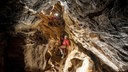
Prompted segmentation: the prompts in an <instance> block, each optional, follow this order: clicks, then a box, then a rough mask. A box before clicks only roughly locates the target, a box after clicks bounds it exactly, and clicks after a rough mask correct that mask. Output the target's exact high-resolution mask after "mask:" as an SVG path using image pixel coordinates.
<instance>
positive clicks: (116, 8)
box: [0, 0, 128, 72]
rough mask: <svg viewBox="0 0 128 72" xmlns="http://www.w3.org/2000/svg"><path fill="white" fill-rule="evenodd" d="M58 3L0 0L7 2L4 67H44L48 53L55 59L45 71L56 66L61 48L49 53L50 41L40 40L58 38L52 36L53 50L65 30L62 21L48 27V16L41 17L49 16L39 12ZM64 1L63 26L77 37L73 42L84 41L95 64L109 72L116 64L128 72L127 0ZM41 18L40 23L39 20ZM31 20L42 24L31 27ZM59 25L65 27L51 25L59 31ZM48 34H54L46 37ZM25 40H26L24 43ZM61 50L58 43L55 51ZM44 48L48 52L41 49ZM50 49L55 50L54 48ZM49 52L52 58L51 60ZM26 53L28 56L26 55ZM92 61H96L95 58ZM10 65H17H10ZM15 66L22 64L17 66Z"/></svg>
mask: <svg viewBox="0 0 128 72" xmlns="http://www.w3.org/2000/svg"><path fill="white" fill-rule="evenodd" d="M56 3H57V0H54V1H50V0H12V1H6V0H1V2H0V4H1V5H3V6H1V7H0V9H1V11H0V38H1V39H0V47H1V50H0V62H1V63H0V68H1V72H2V71H3V68H4V67H5V70H6V71H14V72H15V71H18V72H19V70H20V71H24V69H25V70H26V71H42V70H41V69H42V68H43V66H44V65H45V63H44V62H45V61H46V60H44V57H45V56H44V55H45V54H46V55H47V56H48V58H47V60H48V61H49V62H50V63H49V64H48V65H45V67H46V71H47V70H48V71H50V69H51V71H52V70H54V69H52V62H53V63H54V61H53V60H54V57H55V56H56V53H55V54H54V55H55V56H50V53H49V52H44V49H43V48H46V49H47V48H48V47H47V46H45V45H47V43H46V44H45V45H42V44H43V43H40V42H42V41H46V40H45V39H49V38H50V39H51V38H53V40H50V41H49V42H48V43H49V44H53V45H51V46H49V50H52V49H53V48H57V47H56V46H55V47H54V44H55V43H56V41H57V39H59V37H60V36H61V35H62V34H60V32H63V31H61V27H59V28H58V29H57V28H55V27H52V26H51V28H52V29H51V30H49V31H50V32H49V31H48V30H47V27H45V24H47V21H46V23H45V24H44V25H43V21H42V20H41V19H43V20H45V18H41V17H40V16H39V15H40V12H41V11H42V10H43V11H45V12H48V11H49V8H50V7H52V5H54V4H56ZM61 3H63V4H64V7H65V11H64V12H65V13H64V14H63V18H64V20H65V24H66V25H63V26H62V29H63V27H64V26H65V31H66V33H67V34H68V35H69V37H70V39H72V40H73V41H74V43H76V44H78V45H81V47H79V48H80V49H86V50H87V52H86V53H89V55H88V56H90V54H91V56H90V57H91V58H96V61H97V62H98V63H97V64H99V65H98V67H97V68H96V70H97V71H101V72H102V71H107V69H109V70H110V72H111V71H113V70H114V71H126V72H127V70H128V69H127V68H128V29H127V28H128V19H127V18H128V15H127V14H128V1H127V0H123V1H120V0H63V1H61ZM38 24H39V26H37V25H38ZM28 25H29V26H28ZM31 25H35V26H37V27H38V28H39V29H41V30H39V29H35V30H31V29H30V30H29V28H30V27H31ZM46 26H47V25H46ZM48 27H50V26H48ZM21 30H23V31H21ZM25 30H27V31H25ZM38 30H39V33H38ZM56 30H60V32H58V33H56V35H54V33H52V31H54V32H56ZM31 31H36V32H34V34H35V35H34V34H33V32H32V33H31ZM47 31H48V32H49V33H48V34H46V33H47ZM40 32H41V33H40ZM45 32H46V33H45ZM13 33H14V34H13ZM18 33H19V34H18ZM40 34H41V37H43V39H42V38H41V41H39V40H40V38H38V37H37V36H38V35H40ZM44 35H46V36H48V37H49V38H45V37H44ZM24 36H25V37H24ZM31 37H32V38H31ZM56 37H57V39H56ZM38 39H39V40H38ZM37 40H38V41H39V42H38V41H37ZM22 42H25V44H24V43H23V46H22ZM33 42H36V43H33ZM46 42H47V41H46ZM29 43H30V44H29ZM33 44H34V45H33ZM40 46H41V47H40ZM11 50H12V51H11ZM13 50H14V51H13ZM24 50H25V52H24ZM57 50H58V49H56V50H55V51H56V52H57V53H58V51H57ZM42 52H43V53H45V54H42ZM51 52H52V53H54V49H53V51H51ZM5 53H6V54H5ZM86 53H84V54H86ZM33 54H34V55H35V56H34V55H33ZM39 55H40V56H39ZM24 56H25V57H24ZM42 57H43V59H42ZM50 57H51V59H53V60H49V58H50ZM58 57H60V56H58ZM23 58H25V60H24V59H23ZM59 60H60V59H59ZM92 60H93V59H92ZM78 61H79V60H78ZM93 61H94V63H96V62H95V60H93ZM62 62H63V61H62ZM73 62H74V60H72V63H73ZM80 62H81V61H80ZM100 64H101V65H100ZM4 65H5V66H4ZM78 65H79V64H78ZM11 66H12V68H10V67H11ZM15 66H17V67H18V69H17V70H16V69H15ZM34 66H35V67H38V68H35V67H34ZM95 66H97V65H95ZM33 68H34V69H33ZM58 68H59V67H58ZM98 68H99V69H98ZM111 68H112V70H111ZM43 70H44V69H43ZM73 70H74V69H71V71H73ZM94 70H95V69H94ZM108 72H109V71H108Z"/></svg>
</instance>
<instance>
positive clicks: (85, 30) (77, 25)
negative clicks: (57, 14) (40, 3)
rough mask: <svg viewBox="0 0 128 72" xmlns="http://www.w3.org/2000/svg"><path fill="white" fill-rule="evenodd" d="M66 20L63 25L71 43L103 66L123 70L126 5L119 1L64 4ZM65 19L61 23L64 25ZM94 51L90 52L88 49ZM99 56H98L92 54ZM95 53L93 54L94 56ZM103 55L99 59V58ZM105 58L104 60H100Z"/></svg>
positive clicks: (80, 0) (69, 1)
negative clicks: (97, 59)
mask: <svg viewBox="0 0 128 72" xmlns="http://www.w3.org/2000/svg"><path fill="white" fill-rule="evenodd" d="M66 2H67V6H68V8H67V9H69V10H67V13H68V15H69V17H70V18H71V19H72V20H74V23H73V24H71V23H68V21H67V22H66V23H67V28H68V27H69V28H68V29H70V30H71V31H72V32H70V33H73V34H74V36H73V35H72V36H73V39H74V40H76V42H78V43H79V42H80V43H81V44H82V45H83V47H84V48H86V49H88V50H90V51H92V52H93V53H94V54H95V55H97V56H99V58H101V60H103V58H105V57H106V58H107V59H108V61H106V60H103V62H104V63H106V64H107V63H108V65H109V66H110V65H111V66H112V64H109V61H110V62H112V63H113V64H114V65H115V67H114V66H113V68H115V70H117V71H125V70H127V66H128V63H127V60H128V58H127V55H128V52H127V48H128V46H127V44H128V40H127V38H128V33H127V26H128V23H127V21H128V20H127V17H128V16H127V13H128V10H127V8H128V5H127V4H128V1H127V0H125V1H120V0H107V1H106V0H102V1H101V0H86V1H85V0H66ZM66 19H67V18H66V17H65V21H66ZM92 47H94V49H93V48H92ZM95 49H96V50H98V51H99V52H100V53H98V52H97V51H96V50H95ZM96 52H97V53H96ZM99 54H103V58H102V55H99ZM104 56H105V57H104Z"/></svg>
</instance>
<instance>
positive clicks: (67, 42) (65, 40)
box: [62, 39, 70, 46]
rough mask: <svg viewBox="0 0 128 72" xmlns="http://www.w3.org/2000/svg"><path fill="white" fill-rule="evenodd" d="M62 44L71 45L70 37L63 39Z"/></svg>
mask: <svg viewBox="0 0 128 72" xmlns="http://www.w3.org/2000/svg"><path fill="white" fill-rule="evenodd" d="M62 45H64V46H69V45H70V42H69V40H68V39H63V42H62Z"/></svg>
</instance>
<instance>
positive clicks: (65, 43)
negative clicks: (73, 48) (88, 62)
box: [60, 35, 70, 58]
mask: <svg viewBox="0 0 128 72" xmlns="http://www.w3.org/2000/svg"><path fill="white" fill-rule="evenodd" d="M69 45H70V42H69V39H68V38H67V35H65V36H64V38H63V39H62V45H61V46H60V52H61V54H62V57H61V58H64V56H65V55H66V48H67V47H68V46H69Z"/></svg>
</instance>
